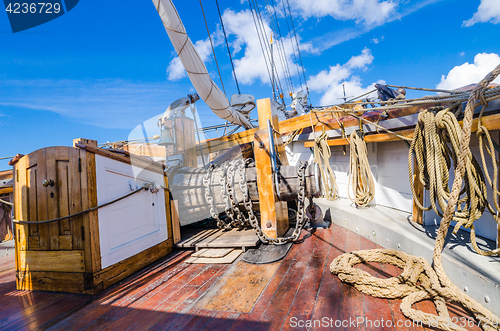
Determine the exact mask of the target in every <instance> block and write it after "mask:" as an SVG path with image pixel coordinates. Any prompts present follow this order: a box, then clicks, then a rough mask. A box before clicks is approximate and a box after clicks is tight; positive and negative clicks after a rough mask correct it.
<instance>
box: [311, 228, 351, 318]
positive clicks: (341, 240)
mask: <svg viewBox="0 0 500 331" xmlns="http://www.w3.org/2000/svg"><path fill="white" fill-rule="evenodd" d="M331 231H332V232H333V235H332V240H331V241H330V243H329V245H330V251H329V253H328V257H327V261H328V262H327V264H326V265H325V271H324V273H323V278H322V279H321V285H320V287H319V290H318V297H317V299H316V305H315V306H314V311H313V315H312V319H313V320H321V319H323V318H324V317H327V318H329V319H330V321H329V322H330V324H331V323H332V320H333V323H334V326H335V321H336V320H338V317H339V316H338V313H339V306H340V288H341V286H342V282H341V281H340V279H339V278H338V277H337V276H335V275H333V274H332V273H331V271H330V263H331V262H332V261H333V259H335V258H336V257H337V256H339V255H341V254H343V253H345V244H346V237H347V230H346V229H344V228H342V227H336V226H332V229H331Z"/></svg>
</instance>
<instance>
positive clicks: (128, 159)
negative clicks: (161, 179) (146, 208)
mask: <svg viewBox="0 0 500 331" xmlns="http://www.w3.org/2000/svg"><path fill="white" fill-rule="evenodd" d="M75 146H76V147H77V148H80V149H84V150H86V151H87V152H91V153H94V154H98V155H102V156H105V157H108V158H110V159H113V160H116V161H120V162H124V163H127V164H131V165H134V166H136V167H140V168H143V169H145V170H149V171H154V172H157V173H160V174H163V167H162V164H161V163H157V162H154V161H151V160H147V159H145V158H144V157H141V156H136V155H133V154H131V155H129V156H123V155H119V154H115V153H112V152H109V151H106V150H104V149H102V148H97V147H92V146H88V145H82V144H78V143H77V144H75Z"/></svg>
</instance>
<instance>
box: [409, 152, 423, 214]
mask: <svg viewBox="0 0 500 331" xmlns="http://www.w3.org/2000/svg"><path fill="white" fill-rule="evenodd" d="M419 173H420V169H419V168H418V164H417V160H416V159H415V160H413V185H414V187H415V193H416V194H417V199H418V201H419V202H420V204H421V205H422V204H423V203H424V186H423V185H422V183H421V182H420V175H419ZM412 221H413V222H415V223H418V224H424V211H423V210H422V209H420V208H419V207H418V205H417V203H416V202H415V198H413V214H412Z"/></svg>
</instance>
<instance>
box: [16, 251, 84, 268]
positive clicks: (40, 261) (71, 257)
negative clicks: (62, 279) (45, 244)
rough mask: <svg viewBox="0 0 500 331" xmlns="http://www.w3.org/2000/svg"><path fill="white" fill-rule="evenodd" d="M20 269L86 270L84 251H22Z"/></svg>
mask: <svg viewBox="0 0 500 331" xmlns="http://www.w3.org/2000/svg"><path fill="white" fill-rule="evenodd" d="M19 264H20V265H19V269H18V270H20V271H53V272H84V271H85V263H84V261H83V251H21V252H20V255H19Z"/></svg>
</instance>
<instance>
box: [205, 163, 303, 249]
mask: <svg viewBox="0 0 500 331" xmlns="http://www.w3.org/2000/svg"><path fill="white" fill-rule="evenodd" d="M252 162H253V160H252V159H239V160H235V161H230V162H225V163H223V164H222V165H221V166H220V168H221V170H222V171H221V177H220V179H219V183H220V185H221V191H220V195H221V199H222V201H223V202H224V206H225V212H226V214H227V216H228V219H229V220H230V222H229V223H226V222H224V221H223V220H221V219H220V218H219V215H218V212H217V208H216V206H215V202H214V198H213V195H212V190H211V187H210V183H211V178H212V173H213V170H214V169H215V168H216V166H215V165H213V164H212V165H211V166H210V167H208V169H207V170H208V171H207V173H206V175H205V177H203V184H204V186H205V199H206V201H207V203H208V204H209V206H210V215H211V216H212V218H213V219H214V220H216V221H217V227H218V228H220V229H224V230H229V229H232V228H233V227H237V228H243V227H244V226H247V225H250V226H251V227H252V228H253V229H255V232H256V234H257V237H258V238H259V239H260V240H261V241H262V242H263V243H265V244H274V245H284V244H286V243H289V242H294V241H296V240H297V239H298V238H299V236H300V233H301V232H302V229H303V228H304V225H305V223H306V220H305V217H304V214H305V212H304V202H305V194H306V193H305V188H306V187H305V186H306V180H305V170H306V168H307V162H300V165H299V166H298V168H297V176H298V178H299V192H298V195H297V216H296V218H297V220H296V223H295V228H294V231H293V233H292V235H290V236H288V237H280V238H269V237H268V236H267V235H266V234H265V233H264V232H263V231H262V228H261V227H260V224H259V220H258V219H257V216H256V215H255V213H254V211H253V209H252V200H251V199H250V192H249V190H248V183H247V178H246V168H247V167H248V165H250V164H251V163H252ZM236 171H237V172H238V174H239V188H240V190H241V193H242V195H243V205H244V206H245V209H246V211H247V213H248V218H246V217H245V215H244V214H243V213H242V212H241V211H240V209H239V207H238V203H236V201H235V194H234V187H235V177H236V176H235V174H236ZM235 213H236V217H235Z"/></svg>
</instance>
